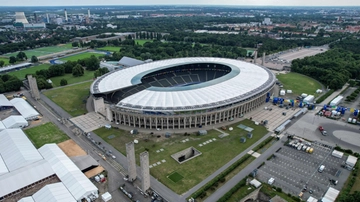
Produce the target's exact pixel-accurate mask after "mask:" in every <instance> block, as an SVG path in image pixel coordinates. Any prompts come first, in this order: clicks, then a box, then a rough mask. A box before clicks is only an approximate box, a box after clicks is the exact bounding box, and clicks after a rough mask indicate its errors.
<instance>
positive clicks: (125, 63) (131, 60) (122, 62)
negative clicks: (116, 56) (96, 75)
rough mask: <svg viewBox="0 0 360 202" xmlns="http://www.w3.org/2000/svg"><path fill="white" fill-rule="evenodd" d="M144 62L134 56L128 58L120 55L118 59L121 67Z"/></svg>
mask: <svg viewBox="0 0 360 202" xmlns="http://www.w3.org/2000/svg"><path fill="white" fill-rule="evenodd" d="M144 63H145V62H144V61H141V60H137V59H134V58H129V57H126V56H124V57H122V58H121V59H120V60H119V64H120V65H121V66H123V67H132V66H136V65H141V64H144Z"/></svg>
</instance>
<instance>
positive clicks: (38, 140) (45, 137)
mask: <svg viewBox="0 0 360 202" xmlns="http://www.w3.org/2000/svg"><path fill="white" fill-rule="evenodd" d="M24 132H25V134H26V135H27V136H28V137H29V139H30V140H31V141H32V142H33V143H34V145H35V147H36V148H40V147H41V146H43V145H44V144H48V143H56V144H57V143H60V142H63V141H65V140H68V139H69V137H68V136H67V135H66V134H65V133H64V132H62V131H61V130H60V129H59V128H58V127H57V126H56V125H55V124H53V123H51V122H48V123H45V124H43V125H40V126H36V127H33V128H29V129H25V130H24Z"/></svg>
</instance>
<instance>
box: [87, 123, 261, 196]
mask: <svg viewBox="0 0 360 202" xmlns="http://www.w3.org/2000/svg"><path fill="white" fill-rule="evenodd" d="M240 123H241V124H243V125H246V126H248V127H251V128H254V131H253V138H252V139H247V141H246V143H241V142H240V137H242V136H246V134H247V131H245V130H242V129H240V128H237V127H236V126H237V125H239V124H240ZM240 123H236V124H233V126H232V127H233V128H234V130H233V131H226V132H227V133H229V134H230V135H229V136H227V137H224V138H219V135H220V133H219V132H218V131H216V130H210V131H208V134H207V135H204V136H198V135H196V134H191V135H189V136H184V134H178V135H175V134H173V135H172V137H171V138H164V137H163V136H164V135H162V137H161V138H157V137H156V136H152V135H150V134H139V135H131V134H130V132H128V131H124V130H119V129H114V128H112V129H106V128H100V129H98V130H95V131H94V132H95V133H96V134H98V135H99V136H100V137H101V138H102V139H103V140H104V141H106V142H108V143H110V144H111V145H112V146H113V147H114V148H116V149H117V150H118V151H120V152H121V153H123V154H124V155H126V148H125V144H126V143H127V142H130V141H133V140H134V139H137V140H139V143H138V144H136V145H135V153H136V155H137V156H138V155H139V154H140V153H141V152H144V151H146V150H147V151H148V152H149V154H150V165H153V164H155V163H157V162H162V160H165V161H166V162H165V163H161V164H160V165H157V166H154V167H152V168H151V169H150V172H151V174H152V175H153V176H154V177H155V178H157V179H158V180H159V181H160V182H161V183H163V184H165V185H166V186H168V187H169V188H170V189H172V190H174V191H175V192H176V193H178V194H182V193H184V192H186V191H188V190H189V189H190V188H192V187H193V186H195V185H196V184H198V183H200V182H201V181H202V180H204V179H205V178H206V177H208V176H209V175H211V174H212V173H213V172H215V171H216V170H218V169H219V168H220V167H221V166H223V165H224V164H225V163H227V162H229V161H230V160H231V159H233V158H234V157H235V156H236V155H238V154H239V153H241V152H242V151H244V150H245V149H247V148H248V147H249V146H251V145H252V144H254V143H255V142H256V141H258V140H259V139H260V138H262V137H263V136H264V135H265V134H266V133H267V130H266V128H264V127H263V126H257V125H255V124H254V123H253V122H252V121H250V120H244V121H242V122H240ZM111 135H114V136H115V137H114V138H112V139H109V138H108V137H109V136H111ZM213 138H215V139H216V140H215V141H212V142H210V143H208V144H206V145H203V146H199V145H200V144H203V143H204V142H205V141H209V140H213ZM186 139H188V141H185V142H182V140H186ZM191 146H193V147H195V148H196V149H198V150H199V151H200V152H202V154H201V155H200V156H198V157H196V158H194V159H192V160H190V161H187V162H185V163H183V164H179V163H178V162H177V161H175V160H174V159H173V158H172V157H171V155H172V154H174V153H177V152H179V151H182V150H184V149H186V148H189V147H191ZM160 149H164V151H161V152H157V151H160ZM137 162H138V160H137ZM138 164H139V162H138ZM174 172H177V173H178V174H179V175H181V176H183V177H184V178H183V179H181V180H180V181H178V182H174V181H172V180H170V179H169V178H168V176H169V175H171V174H172V173H174Z"/></svg>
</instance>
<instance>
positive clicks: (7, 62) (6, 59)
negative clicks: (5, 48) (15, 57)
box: [0, 58, 9, 67]
mask: <svg viewBox="0 0 360 202" xmlns="http://www.w3.org/2000/svg"><path fill="white" fill-rule="evenodd" d="M0 61H4V62H5V63H4V67H5V66H7V65H9V58H0Z"/></svg>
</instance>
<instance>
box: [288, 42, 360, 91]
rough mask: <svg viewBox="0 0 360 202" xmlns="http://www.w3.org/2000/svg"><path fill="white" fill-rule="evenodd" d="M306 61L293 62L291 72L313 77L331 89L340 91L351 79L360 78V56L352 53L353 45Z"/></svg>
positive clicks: (343, 46)
mask: <svg viewBox="0 0 360 202" xmlns="http://www.w3.org/2000/svg"><path fill="white" fill-rule="evenodd" d="M336 47H337V46H336V45H335V46H333V49H330V50H329V51H326V52H324V53H321V54H317V55H315V56H311V57H305V58H304V59H296V60H293V61H292V65H291V71H293V72H298V73H301V74H304V75H307V76H309V77H312V78H314V79H316V80H318V81H320V82H321V83H323V84H324V85H326V86H328V87H329V88H331V89H334V90H336V89H340V88H342V86H343V85H344V84H345V83H346V82H347V81H348V80H349V79H359V78H360V54H359V53H354V52H353V51H351V49H352V44H351V43H349V46H346V45H344V44H342V45H341V48H336Z"/></svg>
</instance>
